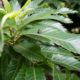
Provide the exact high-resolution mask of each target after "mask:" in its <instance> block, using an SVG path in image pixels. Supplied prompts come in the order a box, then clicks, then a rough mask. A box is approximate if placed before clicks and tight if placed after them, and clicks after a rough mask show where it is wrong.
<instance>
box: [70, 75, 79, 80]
mask: <svg viewBox="0 0 80 80" xmlns="http://www.w3.org/2000/svg"><path fill="white" fill-rule="evenodd" d="M71 80H80V78H79V77H78V76H77V75H76V74H72V75H71Z"/></svg>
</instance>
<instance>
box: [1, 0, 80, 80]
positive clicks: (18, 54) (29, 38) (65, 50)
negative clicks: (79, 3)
mask: <svg viewBox="0 0 80 80" xmlns="http://www.w3.org/2000/svg"><path fill="white" fill-rule="evenodd" d="M5 2H6V3H5ZM42 2H43V0H33V1H31V0H28V1H27V2H26V3H25V4H24V5H23V7H22V8H21V6H20V5H19V2H18V1H17V0H11V1H10V2H8V0H3V3H4V8H0V55H1V56H0V79H1V80H26V79H27V80H46V79H47V76H45V74H46V75H47V74H49V75H51V76H52V77H53V80H79V77H78V76H77V75H76V74H75V73H72V74H71V72H70V71H71V70H73V71H78V72H80V57H79V56H77V55H80V45H79V44H80V35H77V34H71V33H68V32H67V30H66V29H65V28H64V27H63V25H62V24H61V23H72V21H71V19H69V17H68V15H67V14H72V13H76V11H73V10H70V9H69V8H60V9H52V8H50V7H48V6H47V7H45V5H43V4H41V3H42ZM14 4H15V5H14ZM60 66H61V67H60ZM61 68H62V69H61ZM74 76H75V78H74Z"/></svg>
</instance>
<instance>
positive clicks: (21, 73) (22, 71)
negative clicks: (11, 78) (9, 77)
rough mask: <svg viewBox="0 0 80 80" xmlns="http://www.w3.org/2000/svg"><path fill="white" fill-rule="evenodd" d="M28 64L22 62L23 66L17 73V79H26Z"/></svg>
mask: <svg viewBox="0 0 80 80" xmlns="http://www.w3.org/2000/svg"><path fill="white" fill-rule="evenodd" d="M26 68H27V67H26V64H24V63H23V64H22V66H21V68H20V69H19V72H18V73H17V75H16V77H15V80H25V72H26Z"/></svg>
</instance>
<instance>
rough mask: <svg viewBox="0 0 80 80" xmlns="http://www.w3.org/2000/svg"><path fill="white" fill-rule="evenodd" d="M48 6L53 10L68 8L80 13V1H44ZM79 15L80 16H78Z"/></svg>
mask: <svg viewBox="0 0 80 80" xmlns="http://www.w3.org/2000/svg"><path fill="white" fill-rule="evenodd" d="M44 2H46V3H47V4H48V5H49V6H51V7H53V8H60V7H65V6H66V7H68V8H71V9H75V10H77V11H79V13H80V0H54V1H53V0H44ZM79 15H80V14H79Z"/></svg>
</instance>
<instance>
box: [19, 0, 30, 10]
mask: <svg viewBox="0 0 80 80" xmlns="http://www.w3.org/2000/svg"><path fill="white" fill-rule="evenodd" d="M30 2H31V0H27V2H26V3H25V4H24V6H23V7H22V8H21V9H20V11H22V10H24V9H25V7H26V6H27V5H28V4H29V3H30Z"/></svg>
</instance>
